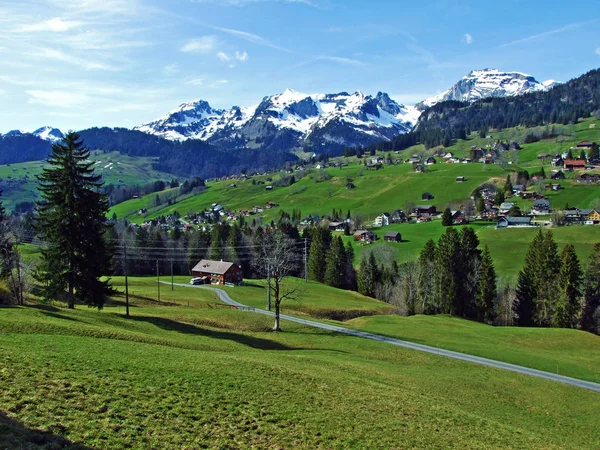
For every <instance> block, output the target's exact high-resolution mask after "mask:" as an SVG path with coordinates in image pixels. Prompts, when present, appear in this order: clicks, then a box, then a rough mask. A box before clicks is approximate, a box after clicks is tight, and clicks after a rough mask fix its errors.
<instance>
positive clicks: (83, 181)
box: [37, 132, 112, 309]
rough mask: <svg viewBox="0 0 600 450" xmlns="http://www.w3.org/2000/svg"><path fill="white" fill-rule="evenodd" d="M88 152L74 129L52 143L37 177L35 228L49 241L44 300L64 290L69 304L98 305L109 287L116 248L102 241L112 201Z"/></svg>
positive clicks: (42, 274)
mask: <svg viewBox="0 0 600 450" xmlns="http://www.w3.org/2000/svg"><path fill="white" fill-rule="evenodd" d="M89 156H90V152H89V150H88V149H87V148H85V147H84V145H83V142H82V141H81V140H80V139H79V135H77V133H73V132H70V133H68V134H67V135H66V136H65V138H64V139H63V140H62V141H61V142H59V143H57V144H54V145H53V146H52V150H51V153H50V156H49V157H48V160H47V163H48V166H49V167H47V168H44V169H43V171H42V174H41V175H40V176H39V181H40V184H39V190H40V191H41V194H42V199H43V200H42V201H41V202H40V203H38V205H37V211H38V221H37V229H38V231H39V233H40V234H41V236H42V238H43V239H44V240H45V241H46V242H47V243H48V246H47V247H46V248H44V249H42V264H41V267H40V269H41V270H40V279H41V281H42V282H43V285H44V297H45V298H46V299H54V298H57V297H60V296H63V295H66V299H67V305H68V307H69V308H74V307H75V301H76V300H78V301H80V302H83V303H85V304H87V305H88V306H95V307H97V308H99V309H100V308H102V307H103V306H104V302H105V300H106V296H107V295H108V294H110V292H111V288H110V284H109V282H108V281H103V280H100V277H102V276H103V275H108V274H110V272H111V266H110V264H111V253H112V248H111V246H110V245H109V244H108V243H107V242H106V241H105V240H104V232H105V230H106V228H107V227H108V226H109V225H107V221H106V213H107V212H108V200H107V198H106V196H105V195H104V194H102V193H101V192H100V188H101V187H102V182H101V177H100V176H98V175H95V173H94V169H93V163H92V162H90V161H89Z"/></svg>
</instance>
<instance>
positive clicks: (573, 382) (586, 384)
mask: <svg viewBox="0 0 600 450" xmlns="http://www.w3.org/2000/svg"><path fill="white" fill-rule="evenodd" d="M164 283H165V284H170V283H166V282H164ZM175 286H181V287H188V288H196V289H209V290H211V291H214V292H215V293H216V294H217V296H218V297H219V299H220V300H221V301H222V302H223V303H226V304H228V305H231V306H234V307H236V308H239V309H243V310H246V311H252V312H255V313H258V314H263V315H266V316H274V315H275V314H274V313H272V312H271V311H266V310H264V309H257V308H252V307H249V306H246V305H242V304H241V303H239V302H236V301H235V300H233V299H232V298H231V297H230V296H229V294H228V293H227V292H225V291H224V290H222V289H218V288H213V287H207V286H193V285H189V284H179V283H175ZM280 317H281V319H283V320H288V321H290V322H296V323H300V324H303V325H306V326H309V327H314V328H321V329H323V330H328V331H334V332H336V333H343V334H348V335H350V336H356V337H361V338H365V339H372V340H374V341H379V342H384V343H386V344H391V345H396V346H398V347H404V348H408V349H411V350H417V351H420V352H425V353H432V354H434V355H439V356H445V357H447V358H452V359H459V360H461V361H467V362H470V363H474V364H481V365H483V366H489V367H494V368H496V369H504V370H508V371H510V372H516V373H520V374H523V375H530V376H532V377H537V378H544V379H546V380H551V381H556V382H558V383H564V384H568V385H570V386H575V387H578V388H582V389H588V390H590V391H595V392H600V384H599V383H594V382H591V381H584V380H579V379H577V378H571V377H566V376H563V375H558V374H554V373H550V372H544V371H543V370H537V369H531V368H529V367H523V366H518V365H516V364H509V363H505V362H501V361H496V360H493V359H488V358H482V357H480V356H473V355H467V354H466V353H460V352H454V351H452V350H444V349H441V348H437V347H431V346H429V345H423V344H415V343H414V342H409V341H404V340H402V339H395V338H391V337H387V336H382V335H379V334H373V333H367V332H365V331H359V330H352V329H350V328H345V327H339V326H336V325H330V324H327V323H322V322H315V321H312V320H306V319H301V318H298V317H294V316H288V315H287V314H281V315H280Z"/></svg>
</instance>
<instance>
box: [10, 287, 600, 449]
mask: <svg viewBox="0 0 600 450" xmlns="http://www.w3.org/2000/svg"><path fill="white" fill-rule="evenodd" d="M132 282H133V286H132V290H133V291H134V292H135V291H137V295H139V297H138V298H137V300H135V306H134V307H133V308H132V314H133V317H132V318H131V319H126V318H125V317H124V316H123V307H122V304H118V305H116V306H109V307H107V308H106V309H105V310H104V311H100V312H97V311H92V310H86V309H78V310H75V311H68V310H63V309H60V308H56V307H53V306H40V307H24V308H5V309H3V311H2V314H0V329H1V330H2V333H0V361H1V362H0V382H1V383H2V386H3V389H2V390H0V427H1V428H2V430H3V431H2V433H0V447H2V448H4V447H6V448H15V447H17V448H34V447H36V446H39V447H43V446H45V447H46V448H59V447H60V446H62V447H64V446H65V445H67V444H69V443H72V444H76V445H82V446H85V447H89V448H115V449H120V448H131V447H133V448H159V447H164V446H165V443H168V445H169V446H170V447H175V448H199V447H209V448H250V447H257V448H267V447H269V448H270V447H277V448H406V447H416V448H426V447H437V448H465V447H466V448H499V447H502V448H508V447H519V448H523V447H527V448H564V447H574V448H595V447H598V446H599V445H600V441H599V440H598V439H599V438H598V437H599V436H600V425H599V423H598V421H597V420H596V417H597V414H596V409H597V408H596V407H597V404H598V398H597V397H598V395H597V394H595V393H591V392H589V391H585V390H582V389H577V388H573V387H569V386H565V385H562V384H559V383H553V382H550V381H546V380H540V379H536V378H532V377H528V376H522V375H517V374H514V373H510V372H505V371H502V370H496V369H490V368H486V367H480V366H476V365H472V364H468V363H465V362H461V361H453V360H449V359H446V358H442V357H439V356H436V355H429V354H422V353H418V352H414V351H410V350H406V349H402V348H398V347H394V346H390V345H387V344H383V343H378V342H373V341H369V340H366V339H360V338H356V337H351V336H343V335H336V334H331V333H329V332H325V331H322V330H315V329H309V328H306V327H304V326H301V325H296V324H292V323H287V322H285V323H284V325H285V330H286V331H285V332H284V333H278V334H273V333H270V332H266V330H267V329H268V328H269V326H270V325H271V319H270V318H267V317H263V316H260V315H258V314H253V313H248V312H243V311H237V310H230V309H221V308H216V307H215V303H216V302H217V301H216V299H215V297H214V295H213V294H212V293H210V292H208V291H202V290H193V294H192V292H190V291H192V290H191V289H188V290H187V291H185V293H183V292H182V290H183V288H181V289H180V288H176V290H175V291H174V292H173V293H171V291H170V290H169V289H164V292H163V301H165V302H173V303H179V306H168V305H167V304H165V303H162V304H156V303H153V302H151V301H150V300H148V299H144V298H143V297H146V296H148V295H149V294H150V292H151V289H154V288H156V285H155V284H154V282H153V281H152V280H149V281H148V282H147V283H148V284H145V283H146V282H143V281H136V280H132ZM188 292H189V293H188ZM186 297H187V298H186ZM240 300H241V298H240ZM325 301H326V300H325ZM188 302H189V303H188ZM209 304H210V305H211V306H212V308H209V307H208V305H209ZM188 305H189V306H188ZM440 319H443V318H440ZM358 320H362V319H358ZM481 327H482V331H481V332H482V333H483V332H485V329H486V328H487V327H484V326H481ZM540 331H545V332H547V333H548V336H549V338H550V335H552V333H555V332H557V331H559V332H560V331H566V330H540ZM499 345H500V344H498V346H499ZM523 345H526V344H523ZM531 345H532V346H536V345H539V346H541V345H543V342H542V341H541V340H537V341H533V343H532V344H531ZM575 345H576V344H575ZM554 351H564V350H562V349H561V348H560V347H557V348H556V349H555V350H554Z"/></svg>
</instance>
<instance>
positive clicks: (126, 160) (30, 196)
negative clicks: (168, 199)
mask: <svg viewBox="0 0 600 450" xmlns="http://www.w3.org/2000/svg"><path fill="white" fill-rule="evenodd" d="M152 159H153V158H146V157H132V156H127V155H123V154H121V153H119V152H110V153H103V152H101V151H92V152H91V156H90V160H91V161H92V162H94V163H95V165H94V169H95V171H96V174H98V175H102V177H103V179H104V181H105V183H106V184H114V185H115V186H134V185H136V184H145V183H150V182H152V181H155V180H166V179H169V178H172V175H169V174H167V173H163V172H157V171H155V170H153V169H152ZM44 166H45V162H44V161H32V162H26V163H19V164H5V165H0V187H1V188H2V190H3V191H4V192H3V196H2V201H3V203H4V205H5V207H6V208H7V209H9V210H10V209H12V208H13V207H14V206H15V204H17V203H19V202H23V201H35V200H39V199H40V196H39V193H38V191H37V179H36V175H39V174H40V173H41V172H42V167H44Z"/></svg>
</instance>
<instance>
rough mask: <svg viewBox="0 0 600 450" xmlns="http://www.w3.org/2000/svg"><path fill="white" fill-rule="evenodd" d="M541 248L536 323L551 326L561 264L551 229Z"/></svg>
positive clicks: (544, 237) (537, 279)
mask: <svg viewBox="0 0 600 450" xmlns="http://www.w3.org/2000/svg"><path fill="white" fill-rule="evenodd" d="M540 233H541V230H540ZM532 245H533V244H532ZM539 248H540V252H539V253H538V256H539V258H540V260H539V265H538V272H537V274H538V276H537V278H536V282H537V287H536V291H537V299H536V323H537V325H539V326H549V325H550V324H551V320H552V315H553V313H554V307H555V303H556V294H557V292H558V289H557V288H558V285H557V280H558V274H559V272H560V265H561V264H560V258H559V255H558V246H557V245H556V242H555V241H554V236H553V235H552V232H551V231H548V232H547V233H546V234H545V235H544V236H543V239H542V245H541V247H539Z"/></svg>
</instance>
